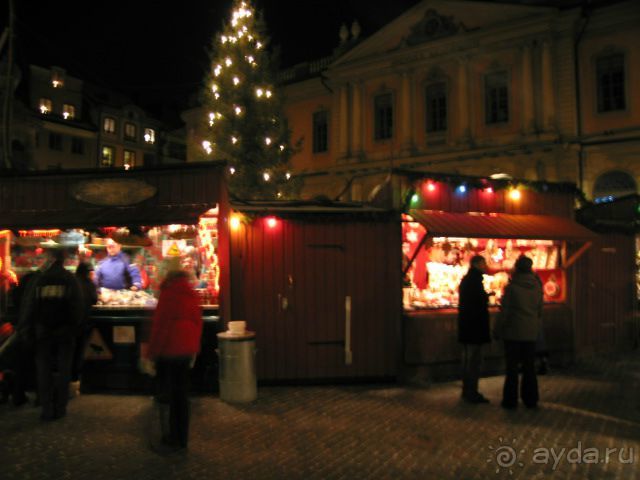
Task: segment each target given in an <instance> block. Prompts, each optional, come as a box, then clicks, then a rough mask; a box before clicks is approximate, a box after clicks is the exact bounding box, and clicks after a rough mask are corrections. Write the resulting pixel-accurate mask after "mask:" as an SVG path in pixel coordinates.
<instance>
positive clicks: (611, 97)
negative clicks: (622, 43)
mask: <svg viewBox="0 0 640 480" xmlns="http://www.w3.org/2000/svg"><path fill="white" fill-rule="evenodd" d="M624 76H625V74H624V55H623V54H622V53H618V54H615V55H608V56H606V57H600V58H598V59H597V60H596V77H597V78H596V80H597V89H598V112H612V111H615V110H624V109H625V108H626V101H625V85H624Z"/></svg>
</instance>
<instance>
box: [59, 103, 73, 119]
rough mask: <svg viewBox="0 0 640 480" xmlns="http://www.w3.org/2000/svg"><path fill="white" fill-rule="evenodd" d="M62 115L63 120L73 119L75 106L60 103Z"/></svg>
mask: <svg viewBox="0 0 640 480" xmlns="http://www.w3.org/2000/svg"><path fill="white" fill-rule="evenodd" d="M62 116H63V117H64V119H65V120H73V119H74V118H75V117H76V107H75V106H73V105H71V104H69V103H65V104H64V105H62Z"/></svg>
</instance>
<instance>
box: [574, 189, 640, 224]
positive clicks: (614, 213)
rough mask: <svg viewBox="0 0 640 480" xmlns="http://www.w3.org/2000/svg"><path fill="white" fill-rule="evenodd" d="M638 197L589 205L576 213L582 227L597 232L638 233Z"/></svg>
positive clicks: (639, 218)
mask: <svg viewBox="0 0 640 480" xmlns="http://www.w3.org/2000/svg"><path fill="white" fill-rule="evenodd" d="M639 209H640V195H637V194H632V195H627V196H624V197H620V198H616V199H615V200H613V201H610V202H603V203H597V204H591V205H588V206H586V207H583V208H581V209H580V210H578V211H577V218H578V221H579V222H580V223H582V224H583V225H585V226H587V227H589V228H592V229H593V230H596V231H599V232H621V233H636V232H640V211H639Z"/></svg>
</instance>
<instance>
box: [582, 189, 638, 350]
mask: <svg viewBox="0 0 640 480" xmlns="http://www.w3.org/2000/svg"><path fill="white" fill-rule="evenodd" d="M639 209H640V196H639V195H627V196H624V197H620V198H616V199H612V200H611V201H606V202H601V203H594V204H590V205H587V206H585V207H583V208H581V209H580V210H578V211H577V219H578V221H579V222H580V223H582V224H583V225H585V226H587V227H589V228H590V229H592V230H594V231H596V232H598V234H599V235H598V239H597V241H595V242H594V244H593V247H592V248H591V249H590V250H589V251H588V252H587V254H586V255H585V259H584V261H582V262H580V263H579V264H578V265H576V272H575V275H576V279H577V280H578V281H579V282H581V284H582V286H583V288H582V289H580V290H579V291H578V292H577V294H576V312H577V315H579V317H580V318H582V319H583V322H582V324H581V327H582V328H580V330H578V331H577V332H576V348H577V351H578V354H579V355H588V354H591V353H593V352H615V351H628V350H630V349H633V348H638V346H639V344H640V317H639V315H638V302H639V301H640V273H639V269H638V267H639V265H640V259H639V257H638V251H639V249H638V245H639V241H638V238H639V237H638V234H639V233H640V210H639Z"/></svg>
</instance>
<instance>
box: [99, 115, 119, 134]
mask: <svg viewBox="0 0 640 480" xmlns="http://www.w3.org/2000/svg"><path fill="white" fill-rule="evenodd" d="M102 129H103V130H104V131H105V133H116V119H115V118H113V117H104V122H103V123H102Z"/></svg>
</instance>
